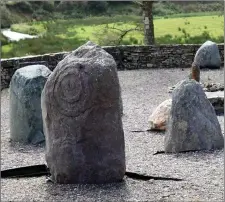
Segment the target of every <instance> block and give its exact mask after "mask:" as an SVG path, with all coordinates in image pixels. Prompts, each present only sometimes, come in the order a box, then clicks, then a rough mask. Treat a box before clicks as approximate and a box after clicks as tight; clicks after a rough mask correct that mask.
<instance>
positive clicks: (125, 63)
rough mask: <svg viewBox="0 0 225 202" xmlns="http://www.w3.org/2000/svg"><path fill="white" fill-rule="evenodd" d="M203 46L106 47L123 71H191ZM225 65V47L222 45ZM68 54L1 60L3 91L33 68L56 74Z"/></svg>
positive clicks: (222, 57) (220, 49) (221, 50)
mask: <svg viewBox="0 0 225 202" xmlns="http://www.w3.org/2000/svg"><path fill="white" fill-rule="evenodd" d="M199 47H200V45H196V44H193V45H159V46H105V47H103V48H104V49H105V50H106V51H107V52H108V53H110V54H111V55H112V56H113V57H114V58H115V60H116V62H117V67H118V69H119V70H126V69H127V70H132V69H151V68H190V65H191V63H192V62H193V59H194V56H195V53H196V51H197V50H198V48H199ZM218 47H219V51H220V55H221V59H222V65H223V64H224V44H219V45H218ZM67 53H68V52H61V53H55V54H45V55H36V56H28V57H21V58H10V59H1V89H3V88H7V87H8V86H9V83H10V80H11V77H12V75H13V74H14V72H15V70H16V69H18V68H20V67H23V66H26V65H31V64H44V65H46V66H47V67H49V68H50V69H51V70H53V69H54V68H55V67H56V65H57V63H58V62H59V61H60V60H62V59H63V56H64V55H65V54H67Z"/></svg>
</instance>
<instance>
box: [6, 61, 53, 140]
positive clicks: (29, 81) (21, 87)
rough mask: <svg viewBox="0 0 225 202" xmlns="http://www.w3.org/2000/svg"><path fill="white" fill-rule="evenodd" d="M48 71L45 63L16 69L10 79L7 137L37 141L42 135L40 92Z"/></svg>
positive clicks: (42, 138)
mask: <svg viewBox="0 0 225 202" xmlns="http://www.w3.org/2000/svg"><path fill="white" fill-rule="evenodd" d="M50 74H51V71H50V70H49V69H48V68H47V67H46V66H44V65H30V66H26V67H23V68H20V69H18V70H16V72H15V73H14V75H13V76H12V79H11V82H10V138H11V140H12V141H18V142H21V143H33V144H38V143H41V142H43V141H44V140H45V137H44V134H43V123H42V112H41V92H42V90H43V88H44V85H45V82H46V81H47V78H48V76H49V75H50Z"/></svg>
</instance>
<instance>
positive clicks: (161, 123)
mask: <svg viewBox="0 0 225 202" xmlns="http://www.w3.org/2000/svg"><path fill="white" fill-rule="evenodd" d="M171 105H172V99H168V100H165V101H164V102H162V103H161V104H160V105H159V106H158V107H157V108H156V109H155V111H154V112H153V113H152V114H151V116H150V117H149V125H150V130H166V124H167V119H168V117H169V113H170V109H171Z"/></svg>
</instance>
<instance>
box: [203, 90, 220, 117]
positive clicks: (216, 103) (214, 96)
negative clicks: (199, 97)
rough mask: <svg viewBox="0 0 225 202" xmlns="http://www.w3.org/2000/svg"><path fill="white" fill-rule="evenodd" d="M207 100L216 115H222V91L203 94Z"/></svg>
mask: <svg viewBox="0 0 225 202" xmlns="http://www.w3.org/2000/svg"><path fill="white" fill-rule="evenodd" d="M205 94H206V96H207V98H208V100H209V101H210V103H211V104H212V106H213V107H214V109H215V111H216V114H223V113H224V91H215V92H205Z"/></svg>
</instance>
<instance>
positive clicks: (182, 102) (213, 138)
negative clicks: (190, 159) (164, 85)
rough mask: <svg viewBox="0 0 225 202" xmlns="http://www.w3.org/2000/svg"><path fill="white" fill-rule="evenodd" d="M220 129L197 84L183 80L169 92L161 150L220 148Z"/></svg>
mask: <svg viewBox="0 0 225 202" xmlns="http://www.w3.org/2000/svg"><path fill="white" fill-rule="evenodd" d="M223 146H224V139H223V135H222V131H221V128H220V125H219V122H218V119H217V116H216V113H215V110H214V109H213V107H212V105H211V103H210V102H209V101H208V99H207V98H206V95H205V93H204V91H203V90H202V87H201V85H200V84H198V83H197V82H196V81H194V80H184V81H183V82H182V84H181V85H180V86H179V87H178V88H176V89H175V91H174V92H173V95H172V108H171V112H170V116H169V121H168V130H167V134H166V136H165V152H181V151H189V150H211V149H221V148H223Z"/></svg>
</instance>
